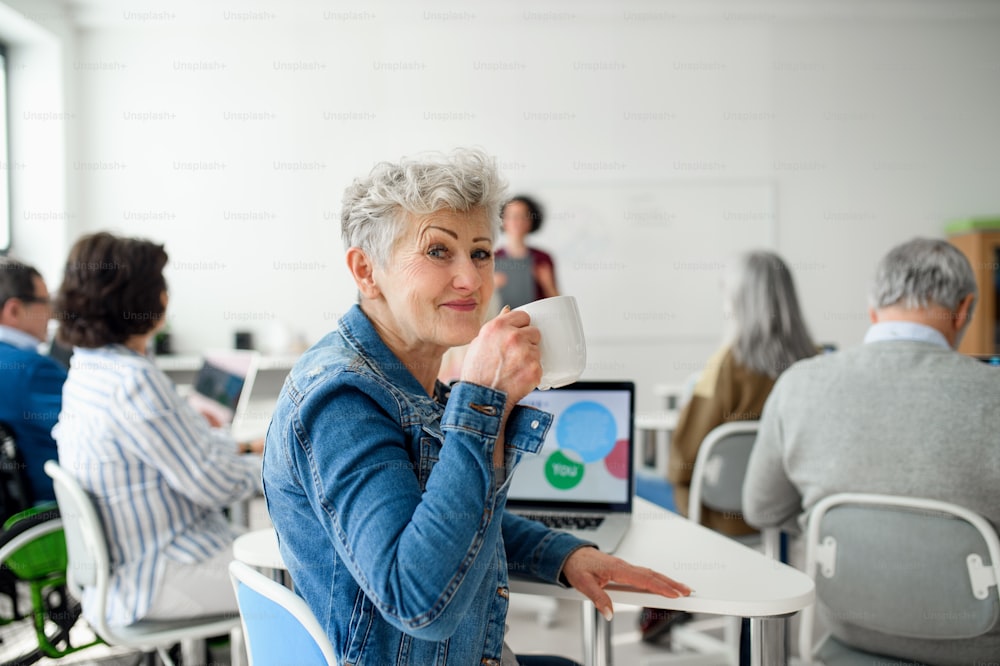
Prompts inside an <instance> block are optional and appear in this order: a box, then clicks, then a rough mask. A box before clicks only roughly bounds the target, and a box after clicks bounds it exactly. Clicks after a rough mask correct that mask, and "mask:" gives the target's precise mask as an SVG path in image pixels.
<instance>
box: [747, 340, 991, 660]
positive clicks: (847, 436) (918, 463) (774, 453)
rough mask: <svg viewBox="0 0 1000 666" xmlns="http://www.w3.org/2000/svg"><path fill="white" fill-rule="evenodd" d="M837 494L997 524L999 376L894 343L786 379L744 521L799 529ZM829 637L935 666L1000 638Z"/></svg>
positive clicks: (763, 438)
mask: <svg viewBox="0 0 1000 666" xmlns="http://www.w3.org/2000/svg"><path fill="white" fill-rule="evenodd" d="M841 492H868V493H885V494H890V495H908V496H914V497H924V498H930V499H937V500H942V501H946V502H953V503H955V504H959V505H962V506H964V507H966V508H968V509H970V510H972V511H975V512H976V513H978V514H980V515H982V516H983V517H984V518H986V519H987V520H988V521H990V523H992V524H993V526H994V527H996V526H998V525H1000V369H998V368H992V367H989V366H987V365H986V364H984V363H981V362H979V361H977V360H975V359H972V358H969V357H966V356H963V355H961V354H958V353H956V352H954V351H952V350H949V349H945V348H943V347H940V346H937V345H933V344H929V343H925V342H914V341H902V340H900V341H882V342H872V343H869V344H865V345H862V346H860V347H856V348H853V349H849V350H845V351H843V352H839V353H836V354H830V355H825V356H818V357H814V358H811V359H807V360H804V361H800V362H799V363H796V364H795V365H794V366H792V367H791V368H789V369H788V370H786V371H785V372H784V373H783V374H782V375H781V377H780V378H779V379H778V382H777V383H776V384H775V387H774V390H773V391H772V392H771V395H770V397H769V398H768V400H767V403H766V404H765V406H764V412H763V416H762V419H761V425H760V431H759V433H758V435H757V441H756V444H755V445H754V449H753V453H752V454H751V457H750V463H749V467H748V469H747V477H746V484H745V486H744V491H743V501H744V513H745V517H746V520H747V522H748V523H750V524H752V525H756V526H759V527H769V526H777V525H780V526H783V527H784V528H785V529H788V530H790V531H792V532H796V531H798V530H799V528H801V527H803V526H804V524H805V515H806V512H808V511H809V510H810V509H811V508H812V507H813V506H814V505H815V504H816V503H817V502H818V501H819V500H821V499H822V498H824V497H826V496H828V495H832V494H834V493H841ZM834 632H835V634H837V635H839V636H841V637H842V638H845V639H847V640H849V641H850V642H852V643H854V644H856V645H864V646H867V647H868V649H870V650H873V651H880V652H884V653H886V654H892V655H894V656H900V657H903V656H907V657H909V658H912V659H920V660H924V661H927V662H928V663H934V664H971V663H974V661H973V660H975V659H985V660H987V661H988V660H989V659H992V658H995V657H997V655H1000V632H998V631H997V630H994V632H991V633H989V634H987V635H986V636H983V637H980V638H977V639H975V640H972V641H961V642H960V643H961V644H957V643H956V642H954V641H947V642H945V641H927V640H913V639H906V640H899V639H894V638H891V637H888V636H885V635H882V634H877V633H876V632H873V631H870V630H866V629H864V628H861V627H847V626H839V627H838V626H834ZM875 648H877V650H876V649H875Z"/></svg>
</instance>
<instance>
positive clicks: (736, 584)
mask: <svg viewBox="0 0 1000 666" xmlns="http://www.w3.org/2000/svg"><path fill="white" fill-rule="evenodd" d="M634 511H635V512H634V515H633V523H632V527H631V529H629V531H628V534H626V535H625V538H624V539H623V540H622V543H621V544H620V545H619V546H618V550H616V551H615V555H617V556H618V557H621V558H622V559H624V560H627V561H629V562H631V563H633V564H637V565H641V566H647V567H650V568H651V569H656V570H657V571H660V572H661V573H664V574H666V575H667V576H670V577H671V578H674V579H676V580H679V581H681V582H683V583H685V584H686V585H688V586H689V587H690V588H691V589H692V590H694V594H692V595H691V596H690V597H684V598H680V599H667V598H665V597H660V596H658V595H654V594H647V593H644V592H635V591H631V590H625V589H620V588H616V589H613V590H611V592H610V596H611V599H612V601H613V602H615V603H626V604H633V605H636V606H649V607H651V608H668V609H672V610H684V611H688V612H691V613H711V614H717V615H733V616H739V617H746V618H750V625H751V627H750V631H751V634H750V643H751V646H750V650H751V664H753V665H754V666H764V665H767V666H773V665H775V664H785V663H787V655H786V654H785V624H786V623H785V620H786V618H787V617H788V616H789V615H792V614H794V613H796V612H798V611H800V610H802V609H803V608H805V607H806V606H808V605H809V604H811V603H812V602H813V598H814V596H815V591H814V586H813V582H812V580H811V579H810V578H809V576H807V575H805V574H804V573H802V572H801V571H798V570H796V569H793V568H792V567H789V566H787V565H784V564H781V563H780V562H777V561H775V560H772V559H769V558H767V557H765V556H764V555H762V554H761V553H759V552H757V551H755V550H752V549H750V548H747V547H746V546H744V545H742V544H740V543H738V542H736V541H734V540H732V539H729V538H727V537H725V536H723V535H721V534H719V533H718V532H715V531H713V530H710V529H708V528H705V527H702V526H701V525H697V524H695V523H693V522H691V521H690V520H687V519H686V518H683V517H681V516H679V515H677V514H675V513H671V512H669V511H667V510H665V509H663V508H661V507H659V506H657V505H655V504H653V503H651V502H648V501H646V500H644V499H642V498H638V497H637V498H636V500H635V504H634ZM510 589H511V591H512V592H521V593H528V594H542V595H549V596H555V597H560V598H565V599H578V600H581V601H584V603H585V613H587V614H589V615H590V619H589V620H587V617H586V615H585V620H586V621H585V623H584V640H585V643H584V655H585V659H586V663H587V666H605V665H610V664H611V663H612V660H611V626H610V624H609V623H608V622H606V621H605V620H604V618H602V617H601V615H600V614H599V613H598V612H597V610H596V609H595V608H594V607H593V604H591V603H590V602H589V601H587V600H586V599H585V597H584V596H583V595H581V594H580V593H579V592H577V591H576V590H572V589H565V588H562V587H557V586H554V585H548V584H545V583H537V582H532V581H527V580H523V579H513V578H512V579H511V585H510Z"/></svg>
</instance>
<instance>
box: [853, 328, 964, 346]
mask: <svg viewBox="0 0 1000 666" xmlns="http://www.w3.org/2000/svg"><path fill="white" fill-rule="evenodd" d="M886 340H911V341H914V342H927V343H930V344H932V345H938V346H941V347H944V348H945V349H951V345H949V344H948V340H947V338H945V337H944V335H942V333H941V331H939V330H937V329H935V328H931V327H930V326H926V325H924V324H918V323H916V322H913V321H882V322H878V323H876V324H872V325H871V327H870V328H869V329H868V332H867V333H866V334H865V344H868V343H869V342H884V341H886Z"/></svg>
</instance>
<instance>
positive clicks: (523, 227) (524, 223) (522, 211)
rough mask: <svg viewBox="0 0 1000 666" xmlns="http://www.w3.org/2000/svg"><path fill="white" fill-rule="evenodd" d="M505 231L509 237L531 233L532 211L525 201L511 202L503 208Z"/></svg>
mask: <svg viewBox="0 0 1000 666" xmlns="http://www.w3.org/2000/svg"><path fill="white" fill-rule="evenodd" d="M502 219H503V231H504V233H505V234H507V235H508V236H527V235H528V234H529V233H531V210H530V209H529V208H528V204H526V203H524V202H523V201H511V202H510V203H508V204H507V205H506V206H504V208H503V218H502Z"/></svg>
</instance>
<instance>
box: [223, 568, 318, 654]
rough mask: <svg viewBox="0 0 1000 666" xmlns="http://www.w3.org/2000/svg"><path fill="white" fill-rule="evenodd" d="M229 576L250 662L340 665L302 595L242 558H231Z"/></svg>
mask: <svg viewBox="0 0 1000 666" xmlns="http://www.w3.org/2000/svg"><path fill="white" fill-rule="evenodd" d="M229 577H230V579H232V581H233V588H234V589H235V590H236V600H237V602H238V603H239V607H240V618H241V621H242V623H243V635H244V636H245V638H246V644H247V657H248V658H249V662H250V666H274V665H277V664H312V665H316V666H318V665H319V664H326V665H327V666H337V659H336V657H335V656H334V654H333V646H332V645H331V644H330V639H329V638H328V637H327V635H326V632H325V631H323V628H322V627H321V626H320V624H319V622H318V621H317V620H316V616H315V615H313V613H312V611H311V610H310V609H309V606H307V605H306V602H305V601H303V600H302V598H301V597H299V596H298V595H297V594H295V593H294V592H293V591H292V590H290V589H288V588H287V587H285V586H284V585H282V584H281V583H277V582H275V581H273V580H271V579H270V578H268V577H267V576H265V575H264V574H262V573H260V572H259V571H257V570H256V569H254V568H252V567H250V566H248V565H246V564H244V563H243V562H240V561H238V560H234V561H232V562H230V564H229Z"/></svg>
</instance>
